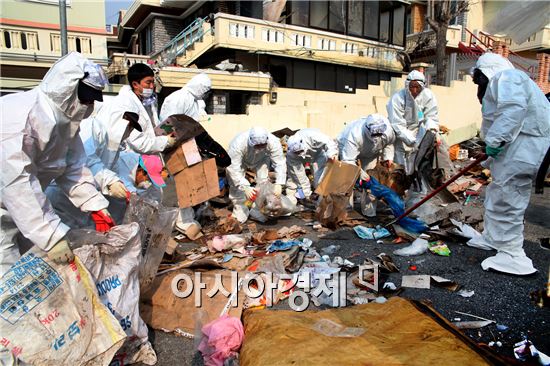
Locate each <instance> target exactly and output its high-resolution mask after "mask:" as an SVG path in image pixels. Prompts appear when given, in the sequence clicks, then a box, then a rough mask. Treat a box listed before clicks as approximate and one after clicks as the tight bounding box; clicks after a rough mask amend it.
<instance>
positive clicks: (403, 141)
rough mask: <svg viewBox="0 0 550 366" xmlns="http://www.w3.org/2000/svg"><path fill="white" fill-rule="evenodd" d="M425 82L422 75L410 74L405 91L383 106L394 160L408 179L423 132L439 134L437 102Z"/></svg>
mask: <svg viewBox="0 0 550 366" xmlns="http://www.w3.org/2000/svg"><path fill="white" fill-rule="evenodd" d="M425 82H426V81H425V78H424V74H422V73H421V72H420V71H416V70H414V71H412V72H411V73H409V75H407V80H406V81H405V88H404V89H401V90H400V91H398V92H397V93H395V94H394V95H393V96H392V97H391V99H390V100H389V102H388V104H387V106H386V108H387V110H388V119H389V120H390V123H391V125H392V127H393V129H394V131H395V137H396V141H395V157H394V159H393V160H394V161H395V163H397V164H400V165H403V166H404V168H405V173H406V174H407V175H411V174H412V173H413V171H414V158H415V154H414V152H415V149H416V148H417V147H418V145H419V144H420V142H421V140H422V138H423V137H424V133H425V131H428V130H432V131H435V132H438V130H439V116H438V112H437V101H436V99H435V96H434V94H433V93H432V91H431V90H430V89H428V88H426V85H425Z"/></svg>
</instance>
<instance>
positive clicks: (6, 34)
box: [4, 31, 11, 48]
mask: <svg viewBox="0 0 550 366" xmlns="http://www.w3.org/2000/svg"><path fill="white" fill-rule="evenodd" d="M4 45H5V47H6V48H11V37H10V32H8V31H4Z"/></svg>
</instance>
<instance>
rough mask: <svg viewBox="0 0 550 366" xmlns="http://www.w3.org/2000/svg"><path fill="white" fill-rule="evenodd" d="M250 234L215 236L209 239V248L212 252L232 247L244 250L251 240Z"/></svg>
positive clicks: (234, 249) (237, 250) (240, 250)
mask: <svg viewBox="0 0 550 366" xmlns="http://www.w3.org/2000/svg"><path fill="white" fill-rule="evenodd" d="M250 237H251V235H249V234H228V235H223V236H214V237H213V238H212V239H211V240H208V241H207V245H208V249H209V250H210V252H211V253H216V252H223V251H224V250H228V249H232V250H233V251H236V252H241V253H242V252H244V247H245V246H246V245H247V244H248V243H249V242H250Z"/></svg>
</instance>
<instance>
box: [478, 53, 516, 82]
mask: <svg viewBox="0 0 550 366" xmlns="http://www.w3.org/2000/svg"><path fill="white" fill-rule="evenodd" d="M475 68H476V69H480V70H481V72H483V74H484V75H485V76H487V78H488V79H489V80H491V78H492V77H493V76H495V75H496V74H498V73H499V72H501V71H504V70H510V69H514V68H515V67H514V65H512V63H511V62H510V61H508V60H507V59H505V58H504V57H502V56H500V55H497V54H496V53H490V52H488V53H484V54H483V55H481V56H480V57H479V59H478V60H477V62H476V67H475Z"/></svg>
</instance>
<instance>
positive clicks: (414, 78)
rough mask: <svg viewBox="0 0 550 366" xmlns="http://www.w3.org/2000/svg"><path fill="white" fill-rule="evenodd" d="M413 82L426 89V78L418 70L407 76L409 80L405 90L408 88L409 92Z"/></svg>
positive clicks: (406, 81)
mask: <svg viewBox="0 0 550 366" xmlns="http://www.w3.org/2000/svg"><path fill="white" fill-rule="evenodd" d="M411 81H416V82H417V83H418V84H420V86H421V87H422V89H424V88H425V87H426V77H425V76H424V74H423V73H421V72H420V71H418V70H413V71H411V72H410V73H409V75H407V79H406V80H405V88H407V90H409V84H410V83H411Z"/></svg>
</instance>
